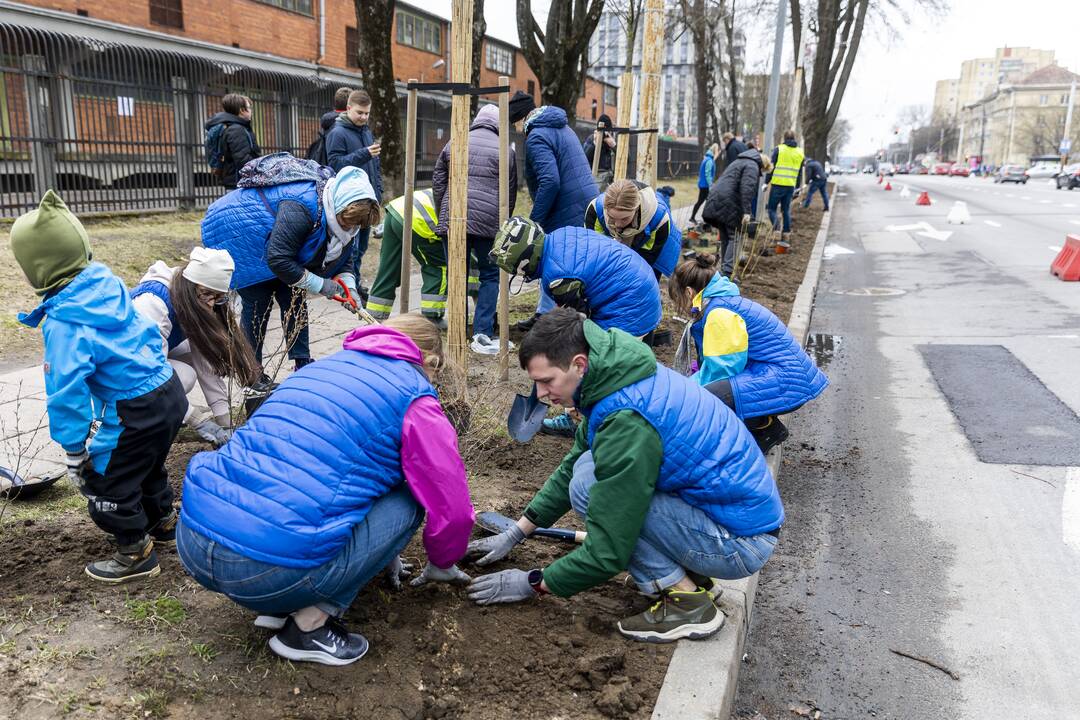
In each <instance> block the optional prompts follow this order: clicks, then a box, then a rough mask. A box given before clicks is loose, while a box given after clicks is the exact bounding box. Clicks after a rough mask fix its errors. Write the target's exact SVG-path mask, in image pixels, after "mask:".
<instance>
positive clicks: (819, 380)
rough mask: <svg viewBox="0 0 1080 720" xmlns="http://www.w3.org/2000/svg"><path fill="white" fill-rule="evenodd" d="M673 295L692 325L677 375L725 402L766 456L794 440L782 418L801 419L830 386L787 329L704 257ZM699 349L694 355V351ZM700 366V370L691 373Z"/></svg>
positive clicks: (691, 265)
mask: <svg viewBox="0 0 1080 720" xmlns="http://www.w3.org/2000/svg"><path fill="white" fill-rule="evenodd" d="M668 294H669V295H670V296H671V300H672V302H673V303H674V304H675V306H676V308H677V310H678V312H680V313H689V315H690V318H691V323H690V324H689V325H687V327H686V331H685V332H684V333H683V339H682V342H681V343H680V344H679V350H678V351H677V353H676V369H677V370H680V371H681V372H683V373H684V374H691V373H693V377H694V379H695V380H697V382H698V384H699V385H702V386H704V387H705V389H706V390H708V391H709V392H711V393H713V394H714V395H716V396H717V397H718V398H720V399H721V400H723V401H724V404H726V405H727V406H728V407H729V408H731V409H732V410H734V411H735V414H737V415H738V416H739V417H740V418H742V420H743V422H744V423H746V426H747V427H748V428H749V429H750V432H751V433H753V435H754V439H755V440H757V443H758V446H759V447H760V448H761V451H762V452H764V453H767V452H769V450H770V449H771V448H772V447H773V446H774V445H777V444H779V443H782V442H783V441H784V440H786V439H787V437H788V430H787V428H786V427H785V426H784V424H783V423H782V422H780V418H778V417H777V415H780V414H783V413H789V412H793V411H795V410H796V409H798V408H799V407H801V406H802V405H804V404H805V403H808V402H810V401H811V400H813V399H814V398H816V397H817V396H818V395H820V394H821V393H822V391H823V390H825V388H826V387H828V385H829V379H828V378H827V377H825V374H824V373H823V372H821V370H819V369H818V368H817V366H815V365H814V361H813V360H811V359H810V356H809V355H807V354H806V351H805V350H803V349H802V347H800V345H799V343H798V342H797V341H796V340H795V338H794V337H793V336H792V334H791V332H790V331H789V330H788V329H787V326H785V325H784V323H782V322H780V319H779V318H778V317H776V315H774V314H773V313H772V312H771V311H770V310H769V309H768V308H766V307H763V306H762V305H759V304H758V303H756V302H754V301H753V300H750V299H748V298H745V297H742V296H741V295H740V294H739V286H738V285H736V284H735V283H733V282H731V281H730V280H728V279H727V278H726V277H724V276H723V275H722V274H721V273H720V269H719V268H718V267H717V259H716V256H715V255H709V254H707V253H698V254H697V255H696V256H695V257H692V258H689V259H687V260H683V261H682V262H681V263H679V266H678V267H677V268H675V274H674V275H672V276H671V281H670V282H669V284H668ZM691 346H692V347H691ZM691 358H692V359H694V360H696V365H697V369H696V371H694V370H693V369H692V368H691V367H689V365H690V363H689V362H688V361H689V360H690V359H691Z"/></svg>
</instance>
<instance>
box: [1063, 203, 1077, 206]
mask: <svg viewBox="0 0 1080 720" xmlns="http://www.w3.org/2000/svg"><path fill="white" fill-rule="evenodd" d="M1065 207H1076V203H1065Z"/></svg>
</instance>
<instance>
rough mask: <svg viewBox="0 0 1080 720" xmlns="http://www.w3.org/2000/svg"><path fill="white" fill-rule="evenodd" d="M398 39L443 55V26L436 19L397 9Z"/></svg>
mask: <svg viewBox="0 0 1080 720" xmlns="http://www.w3.org/2000/svg"><path fill="white" fill-rule="evenodd" d="M397 41H398V42H399V43H401V44H402V45H408V46H410V47H414V48H417V49H420V50H426V51H427V52H429V53H434V54H436V55H442V28H441V27H440V26H439V23H437V22H435V21H434V20H428V19H427V18H423V17H420V16H419V15H413V14H412V13H407V12H403V11H401V10H398V11H397Z"/></svg>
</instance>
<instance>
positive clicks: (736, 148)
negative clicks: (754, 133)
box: [721, 132, 750, 167]
mask: <svg viewBox="0 0 1080 720" xmlns="http://www.w3.org/2000/svg"><path fill="white" fill-rule="evenodd" d="M721 139H722V140H723V141H724V167H727V166H728V165H730V164H731V163H733V162H735V159H736V158H738V157H739V155H741V154H742V153H744V152H746V151H747V150H749V149H750V147H749V146H748V145H747V144H746V143H744V142H743V141H742V140H739V139H738V138H736V137H735V135H734V134H732V133H730V132H726V133H724V135H723V137H722V138H721Z"/></svg>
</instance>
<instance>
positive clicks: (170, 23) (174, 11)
mask: <svg viewBox="0 0 1080 720" xmlns="http://www.w3.org/2000/svg"><path fill="white" fill-rule="evenodd" d="M150 22H151V23H153V24H154V25H162V26H164V27H171V28H176V29H177V30H183V29H184V6H183V4H182V3H181V0H150Z"/></svg>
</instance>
